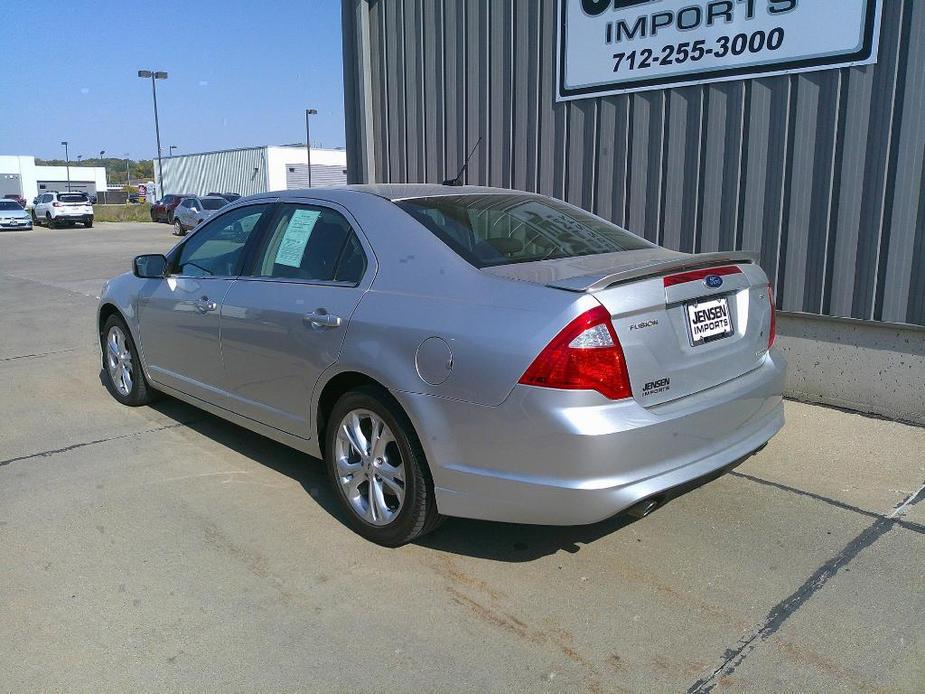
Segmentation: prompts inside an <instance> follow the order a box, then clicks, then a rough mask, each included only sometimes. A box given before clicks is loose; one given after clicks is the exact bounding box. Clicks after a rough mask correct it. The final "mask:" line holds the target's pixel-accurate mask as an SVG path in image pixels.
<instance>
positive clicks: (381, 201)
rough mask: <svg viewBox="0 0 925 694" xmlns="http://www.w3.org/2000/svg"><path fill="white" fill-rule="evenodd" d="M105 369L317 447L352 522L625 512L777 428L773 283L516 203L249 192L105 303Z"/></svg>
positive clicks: (738, 263) (417, 188)
mask: <svg viewBox="0 0 925 694" xmlns="http://www.w3.org/2000/svg"><path fill="white" fill-rule="evenodd" d="M97 330H98V332H99V336H100V343H101V346H102V353H103V367H104V373H105V380H106V383H107V386H108V388H109V390H110V392H111V393H112V395H113V396H114V397H115V398H116V399H117V400H118V401H119V402H121V403H123V404H125V405H144V404H147V403H149V402H151V400H152V399H153V398H154V397H156V395H157V394H158V393H167V394H169V395H172V396H174V397H176V398H180V399H181V400H185V401H187V402H189V403H192V404H194V405H196V406H198V407H201V408H203V409H206V410H208V411H210V412H212V413H214V414H217V415H218V416H220V417H224V418H226V419H228V420H230V421H232V422H235V423H237V424H239V425H241V426H243V427H247V428H248V429H251V430H253V431H256V432H258V433H260V434H263V435H264V436H267V437H270V438H272V439H275V440H277V441H281V442H283V443H285V444H288V445H289V446H291V447H293V448H294V449H297V450H299V451H303V452H305V453H308V454H310V455H313V456H316V457H320V458H323V460H324V461H325V465H326V466H327V470H328V474H329V476H330V479H331V483H332V485H333V487H334V488H335V489H336V490H337V492H336V494H337V498H338V499H339V500H340V503H341V504H342V505H343V507H344V509H345V510H346V512H347V517H348V518H349V519H350V522H351V523H352V525H353V527H354V528H355V529H356V530H357V531H358V532H359V533H361V534H362V535H364V536H365V537H367V538H369V539H370V540H373V541H375V542H378V543H380V544H383V545H389V546H395V545H399V544H402V543H405V542H408V541H410V540H413V539H414V538H416V537H418V536H420V535H421V534H423V533H426V532H428V531H429V530H431V529H433V528H434V527H436V525H437V524H438V523H439V521H440V519H441V518H442V517H444V516H462V517H468V518H482V519H490V520H497V521H509V522H518V523H537V524H555V525H573V524H584V523H593V522H596V521H600V520H603V519H605V518H608V517H610V516H613V515H614V514H617V513H619V512H622V511H627V512H629V513H631V514H633V515H636V516H640V515H644V514H645V513H648V512H649V511H651V510H652V509H653V508H655V507H656V506H658V505H659V504H661V503H663V502H664V501H665V500H667V499H668V498H670V497H671V495H672V493H673V490H676V489H677V488H678V487H680V486H681V485H686V484H689V483H691V482H695V481H697V480H700V479H702V478H705V477H707V476H710V475H712V474H715V473H717V472H718V471H722V470H723V469H725V468H727V467H728V466H731V465H734V464H736V463H737V462H738V461H740V460H742V459H743V458H744V457H746V456H748V455H750V454H751V453H753V452H754V451H756V450H757V449H759V448H760V447H762V446H763V445H764V444H765V443H766V442H767V441H768V439H770V438H771V436H773V435H774V434H775V433H776V432H777V431H778V430H779V429H780V428H781V426H782V425H783V406H782V399H781V392H782V389H783V383H784V370H785V366H784V361H783V359H782V358H781V356H780V353H779V351H778V350H777V349H776V348H774V346H773V345H774V304H773V299H772V297H771V291H770V288H769V285H768V278H767V277H766V275H765V274H764V272H762V270H761V268H760V267H758V265H757V264H756V263H755V259H754V257H753V256H752V255H751V254H749V253H741V252H732V253H708V254H699V255H688V254H684V253H677V252H673V251H668V250H665V249H663V248H660V247H658V246H656V245H654V244H652V243H649V242H648V241H646V240H644V239H642V238H640V237H638V236H635V235H633V234H632V233H630V232H628V231H626V230H624V229H622V228H619V227H617V226H614V225H613V224H611V223H609V222H607V221H604V220H602V219H600V218H598V217H595V216H593V215H591V214H589V213H587V212H585V211H583V210H581V209H578V208H576V207H573V206H571V205H568V204H565V203H562V202H559V201H556V200H553V199H550V198H547V197H544V196H540V195H533V194H528V193H519V192H512V191H509V190H499V189H492V188H479V187H450V186H440V185H370V186H350V187H347V188H330V189H324V190H319V189H313V190H305V191H287V192H282V193H269V194H263V195H257V196H252V197H249V198H245V199H242V200H239V201H237V202H235V203H233V204H231V205H229V206H228V207H226V208H223V209H222V210H221V211H220V212H219V213H218V214H216V215H215V216H214V217H213V218H212V219H209V220H207V221H206V222H205V223H204V224H202V225H200V226H199V227H198V228H197V229H196V230H195V231H194V232H193V233H192V234H191V235H189V236H188V237H187V238H185V239H183V240H182V241H181V242H180V243H178V244H177V245H176V246H175V247H174V248H173V249H172V250H171V251H170V252H169V253H168V254H167V255H166V256H163V255H145V256H139V257H137V258H135V261H134V266H133V271H132V272H129V273H126V274H124V275H121V276H119V277H116V278H114V279H112V280H110V281H109V282H108V283H107V284H106V286H105V287H104V289H103V292H102V296H101V299H100V305H99V314H98V323H97Z"/></svg>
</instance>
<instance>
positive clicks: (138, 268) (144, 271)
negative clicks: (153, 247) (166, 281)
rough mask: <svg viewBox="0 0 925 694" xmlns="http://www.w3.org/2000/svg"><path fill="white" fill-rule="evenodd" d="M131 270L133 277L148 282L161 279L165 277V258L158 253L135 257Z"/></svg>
mask: <svg viewBox="0 0 925 694" xmlns="http://www.w3.org/2000/svg"><path fill="white" fill-rule="evenodd" d="M132 270H133V271H134V273H135V277H141V278H142V279H150V280H159V279H162V278H163V277H165V276H166V275H167V258H165V257H164V256H162V255H160V254H159V253H149V254H147V255H139V256H136V258H135V260H134V261H132Z"/></svg>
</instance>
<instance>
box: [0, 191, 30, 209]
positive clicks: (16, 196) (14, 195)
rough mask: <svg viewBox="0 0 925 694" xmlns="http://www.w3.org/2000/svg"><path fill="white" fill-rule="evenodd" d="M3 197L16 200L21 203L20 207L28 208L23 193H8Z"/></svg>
mask: <svg viewBox="0 0 925 694" xmlns="http://www.w3.org/2000/svg"><path fill="white" fill-rule="evenodd" d="M3 199H4V200H15V201H16V202H18V203H19V206H20V207H22V208H23V209H26V199H25V198H24V197H23V196H22V195H19V194H18V193H7V194H6V195H4V196H3Z"/></svg>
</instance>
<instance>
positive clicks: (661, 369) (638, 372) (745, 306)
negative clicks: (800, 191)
mask: <svg viewBox="0 0 925 694" xmlns="http://www.w3.org/2000/svg"><path fill="white" fill-rule="evenodd" d="M595 296H596V297H597V299H598V300H599V301H600V302H601V303H602V304H603V305H604V306H605V307H606V308H607V309H608V310H609V311H610V313H611V315H612V316H613V324H614V328H615V329H616V331H617V336H618V337H619V338H620V343H621V345H622V346H623V352H624V355H625V357H626V363H627V367H628V369H629V375H630V382H631V383H632V386H633V395H634V397H635V398H636V399H637V400H638V401H639V402H640V403H641V404H642V405H645V406H650V405H657V404H659V403H663V402H667V401H669V400H674V399H677V398H680V397H683V396H685V395H690V394H692V393H696V392H699V391H702V390H706V389H707V388H711V387H713V386H716V385H719V384H721V383H724V382H726V381H729V380H731V379H733V378H735V377H736V376H739V375H741V374H743V373H745V372H747V371H750V370H752V369H754V368H756V367H757V366H758V365H759V364H760V362H761V360H762V358H763V357H764V355H765V354H766V353H767V351H768V335H769V329H770V320H771V307H770V302H769V293H768V280H767V277H766V276H765V274H764V272H762V270H761V269H760V268H759V267H758V266H757V265H754V264H750V263H739V264H730V265H724V266H720V267H708V268H701V269H697V270H693V271H687V272H678V273H672V274H666V275H663V276H657V277H652V278H649V279H644V280H639V281H636V282H630V283H627V284H620V285H617V286H614V287H609V288H607V289H603V290H601V291H598V292H595Z"/></svg>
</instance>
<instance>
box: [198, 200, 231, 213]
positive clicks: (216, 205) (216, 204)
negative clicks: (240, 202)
mask: <svg viewBox="0 0 925 694" xmlns="http://www.w3.org/2000/svg"><path fill="white" fill-rule="evenodd" d="M227 204H228V201H227V200H225V199H224V198H203V199H202V207H203V209H205V210H220V209H222V208H223V207H224V206H225V205H227Z"/></svg>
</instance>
